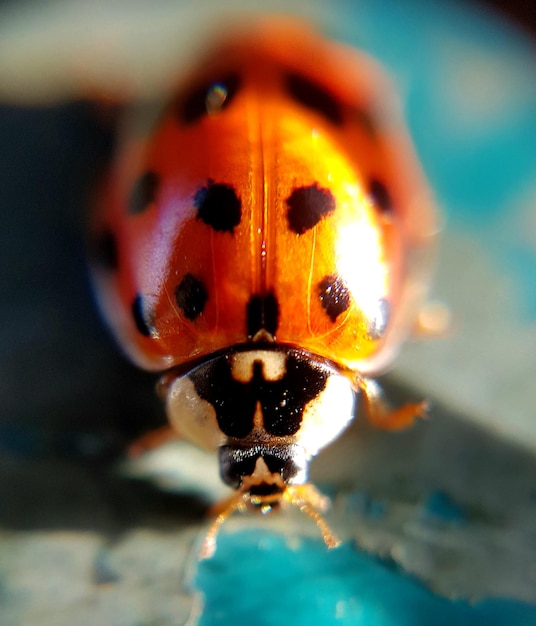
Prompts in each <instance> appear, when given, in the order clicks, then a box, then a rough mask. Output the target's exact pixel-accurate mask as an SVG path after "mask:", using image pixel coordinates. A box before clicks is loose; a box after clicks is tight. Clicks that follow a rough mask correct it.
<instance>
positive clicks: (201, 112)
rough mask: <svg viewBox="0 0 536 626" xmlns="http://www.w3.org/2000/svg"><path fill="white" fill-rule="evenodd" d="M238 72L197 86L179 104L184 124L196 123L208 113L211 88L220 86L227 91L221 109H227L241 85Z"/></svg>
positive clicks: (179, 111)
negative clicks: (208, 98)
mask: <svg viewBox="0 0 536 626" xmlns="http://www.w3.org/2000/svg"><path fill="white" fill-rule="evenodd" d="M240 82H241V81H240V77H239V76H238V74H228V75H227V76H224V77H222V78H221V79H215V80H211V81H208V82H207V83H204V84H203V85H199V86H197V87H195V88H194V89H193V90H192V91H191V92H190V93H189V94H187V95H186V97H185V98H184V99H183V100H182V101H181V103H180V104H179V110H178V113H179V119H180V121H181V122H182V123H183V124H195V122H197V121H198V120H200V119H201V118H203V117H205V115H207V114H208V107H207V97H208V96H209V94H210V90H211V89H212V88H214V87H215V86H220V87H221V88H222V89H223V90H224V92H225V98H224V99H223V100H222V103H221V107H220V110H223V109H226V108H227V107H228V106H229V104H230V103H231V102H232V100H233V98H234V96H235V95H236V93H237V91H238V89H239V87H240Z"/></svg>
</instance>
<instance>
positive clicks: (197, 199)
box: [194, 180, 242, 233]
mask: <svg viewBox="0 0 536 626" xmlns="http://www.w3.org/2000/svg"><path fill="white" fill-rule="evenodd" d="M194 206H195V208H196V209H197V219H200V220H201V221H203V222H205V224H207V225H208V226H210V227H211V228H213V229H214V230H215V231H219V232H229V233H232V232H233V231H234V228H235V226H238V224H240V219H241V217H242V203H241V201H240V198H239V197H238V196H237V195H236V191H235V190H234V187H232V185H224V184H222V183H214V182H213V181H211V180H209V181H208V184H207V186H206V187H201V189H199V190H198V191H197V193H196V194H195V196H194Z"/></svg>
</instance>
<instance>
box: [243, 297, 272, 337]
mask: <svg viewBox="0 0 536 626" xmlns="http://www.w3.org/2000/svg"><path fill="white" fill-rule="evenodd" d="M246 318H247V333H248V337H249V339H251V338H252V337H254V336H255V335H256V334H257V333H258V332H259V330H261V329H264V330H266V331H267V332H268V333H270V335H272V336H275V332H276V330H277V327H278V326H279V304H278V302H277V298H276V297H275V295H274V294H273V293H268V294H266V295H265V296H252V298H251V299H250V301H249V302H248V304H247V309H246Z"/></svg>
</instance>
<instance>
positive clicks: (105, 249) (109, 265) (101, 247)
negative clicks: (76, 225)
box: [91, 230, 118, 271]
mask: <svg viewBox="0 0 536 626" xmlns="http://www.w3.org/2000/svg"><path fill="white" fill-rule="evenodd" d="M91 254H92V257H93V258H94V260H95V262H96V263H98V264H99V265H100V266H101V267H103V268H104V269H106V270H109V271H113V270H116V269H117V265H118V263H117V242H116V239H115V236H114V234H113V233H112V232H111V231H110V230H103V231H101V232H100V233H98V234H97V235H96V236H95V237H94V239H93V241H92V242H91Z"/></svg>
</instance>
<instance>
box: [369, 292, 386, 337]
mask: <svg viewBox="0 0 536 626" xmlns="http://www.w3.org/2000/svg"><path fill="white" fill-rule="evenodd" d="M390 314H391V307H390V306H389V302H387V300H385V299H384V298H381V299H380V300H379V301H378V308H377V310H376V314H375V316H374V318H373V319H371V320H370V322H369V325H368V334H369V336H370V337H371V338H372V339H381V337H382V336H383V334H384V333H385V330H386V328H387V324H388V323H389V316H390Z"/></svg>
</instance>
